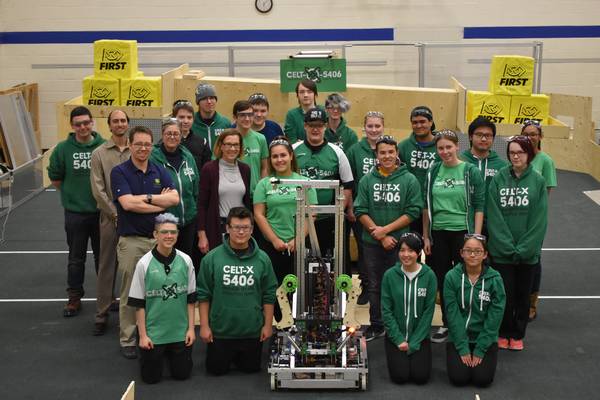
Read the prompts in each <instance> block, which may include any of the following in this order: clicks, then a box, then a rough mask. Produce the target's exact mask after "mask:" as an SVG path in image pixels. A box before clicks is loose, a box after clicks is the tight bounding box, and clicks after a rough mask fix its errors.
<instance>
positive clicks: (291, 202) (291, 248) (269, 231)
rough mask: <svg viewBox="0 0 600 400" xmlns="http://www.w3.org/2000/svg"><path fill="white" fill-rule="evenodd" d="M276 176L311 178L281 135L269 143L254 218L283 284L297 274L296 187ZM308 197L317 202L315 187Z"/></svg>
mask: <svg viewBox="0 0 600 400" xmlns="http://www.w3.org/2000/svg"><path fill="white" fill-rule="evenodd" d="M274 178H276V179H301V180H308V178H306V177H304V176H302V175H300V174H299V173H298V165H297V163H296V157H295V156H294V150H293V149H292V145H291V144H290V142H289V140H288V139H287V138H286V137H285V136H277V137H276V138H275V139H274V140H273V141H272V142H271V144H270V145H269V175H268V176H266V177H265V178H263V179H261V180H260V182H258V185H256V190H255V191H254V218H255V220H256V225H258V228H259V229H260V230H261V232H262V240H260V241H259V245H260V248H261V249H262V250H264V251H265V252H266V253H267V254H268V256H269V258H270V259H271V262H272V263H273V265H274V268H275V275H276V276H277V282H278V283H279V284H281V283H282V281H283V278H285V276H286V275H288V274H295V269H294V254H295V252H296V186H294V185H285V184H277V185H273V184H272V183H271V180H272V179H274ZM308 196H309V197H308V203H309V204H316V203H317V193H316V191H315V189H310V190H309V191H308ZM299 240H302V239H299ZM276 317H277V318H279V315H277V316H276Z"/></svg>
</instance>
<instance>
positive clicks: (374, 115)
mask: <svg viewBox="0 0 600 400" xmlns="http://www.w3.org/2000/svg"><path fill="white" fill-rule="evenodd" d="M365 118H381V119H383V113H382V112H379V111H368V112H367V113H366V114H365Z"/></svg>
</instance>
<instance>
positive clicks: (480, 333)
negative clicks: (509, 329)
mask: <svg viewBox="0 0 600 400" xmlns="http://www.w3.org/2000/svg"><path fill="white" fill-rule="evenodd" d="M505 303H506V294H505V292H504V282H503V281H502V276H500V273H498V271H496V270H495V269H493V268H491V267H489V266H487V265H484V266H483V271H482V272H481V275H479V278H477V281H476V282H475V284H472V283H471V281H470V280H469V276H468V275H467V273H466V271H465V266H464V265H463V264H462V263H459V264H457V265H456V266H455V267H454V268H452V269H451V270H450V271H448V273H447V274H446V278H444V305H445V307H446V319H447V320H448V333H449V336H450V342H452V343H454V347H455V348H456V351H457V352H458V354H460V355H461V356H465V355H468V354H471V349H470V347H469V344H471V343H472V344H475V348H474V349H473V355H474V356H477V357H479V358H483V356H485V353H486V352H487V350H488V348H489V347H490V346H491V345H492V344H494V343H496V342H497V341H498V331H499V330H500V324H501V323H502V317H503V316H504V306H505Z"/></svg>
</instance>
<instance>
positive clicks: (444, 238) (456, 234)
mask: <svg viewBox="0 0 600 400" xmlns="http://www.w3.org/2000/svg"><path fill="white" fill-rule="evenodd" d="M465 233H467V231H431V239H432V240H433V245H432V248H431V256H432V257H431V258H432V260H431V262H432V265H431V268H432V269H433V272H435V276H436V278H437V285H438V286H437V287H438V291H439V292H440V301H441V303H440V306H441V309H442V321H443V322H444V326H448V323H447V320H446V310H445V308H444V296H443V292H444V278H445V277H446V274H447V273H448V271H450V270H451V269H452V268H453V267H454V265H456V264H458V263H459V262H461V261H462V258H461V256H460V249H462V247H463V243H464V238H465Z"/></svg>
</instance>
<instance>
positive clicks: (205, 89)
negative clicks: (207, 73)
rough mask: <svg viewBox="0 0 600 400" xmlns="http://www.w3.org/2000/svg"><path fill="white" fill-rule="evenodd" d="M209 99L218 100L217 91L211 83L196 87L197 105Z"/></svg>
mask: <svg viewBox="0 0 600 400" xmlns="http://www.w3.org/2000/svg"><path fill="white" fill-rule="evenodd" d="M207 97H214V98H215V99H216V98H217V90H216V89H215V87H214V86H213V85H211V84H210V83H200V84H198V86H197V87H196V104H198V103H199V102H200V100H202V99H205V98H207Z"/></svg>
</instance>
